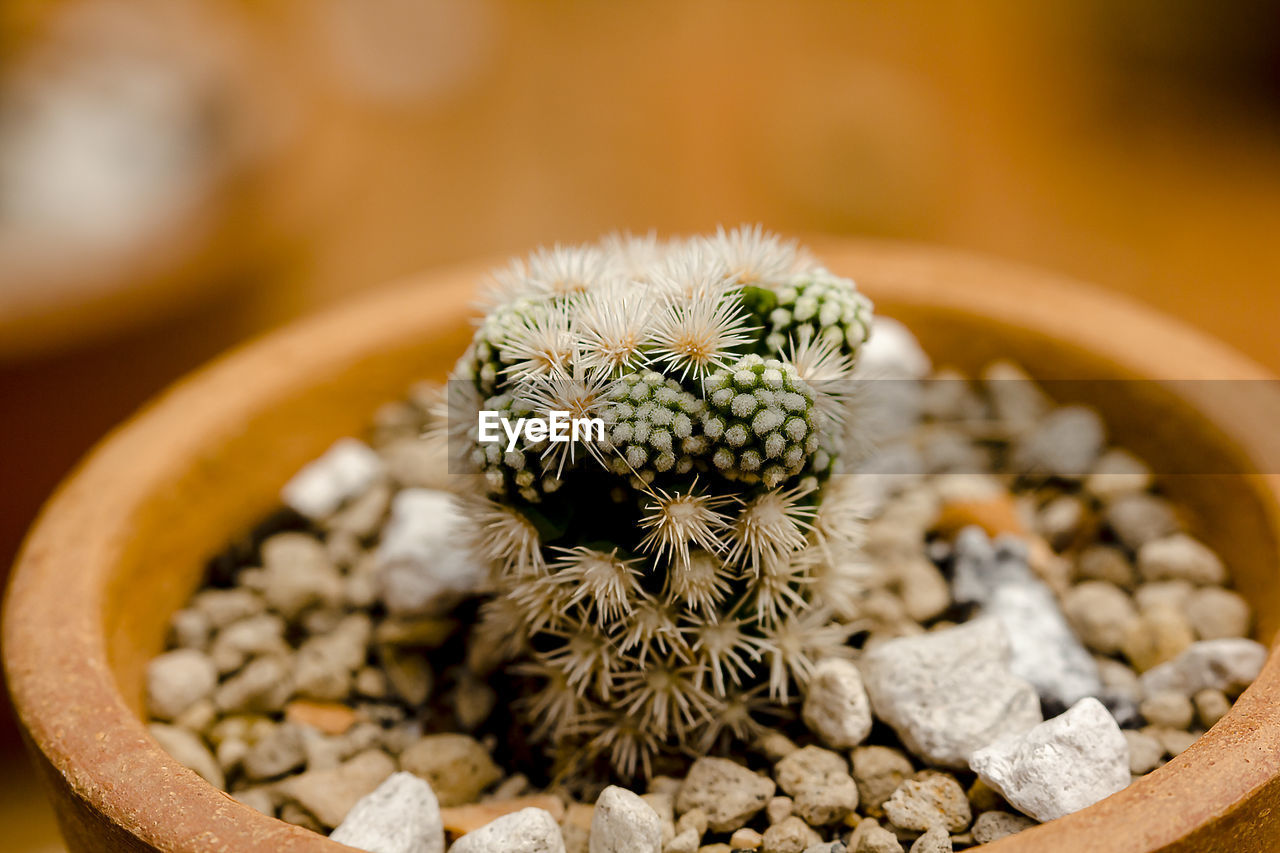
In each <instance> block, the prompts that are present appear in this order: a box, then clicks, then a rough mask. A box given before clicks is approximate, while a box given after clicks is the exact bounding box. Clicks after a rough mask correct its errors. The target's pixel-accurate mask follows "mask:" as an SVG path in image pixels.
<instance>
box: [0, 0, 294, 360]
mask: <svg viewBox="0 0 1280 853" xmlns="http://www.w3.org/2000/svg"><path fill="white" fill-rule="evenodd" d="M4 23H5V24H7V36H8V38H7V39H6V41H8V42H9V44H7V45H6V50H5V51H4V54H5V56H6V59H5V60H4V63H3V65H2V66H0V359H12V358H14V357H16V356H21V355H29V354H32V353H34V352H38V351H48V350H50V349H53V348H57V347H59V346H62V345H65V344H67V343H71V342H74V343H77V344H80V343H83V342H85V341H86V340H89V339H94V338H100V337H102V336H104V335H106V334H108V333H110V332H113V331H116V330H119V329H121V328H124V327H126V326H129V325H131V324H136V323H138V322H141V321H143V320H146V319H154V318H156V317H158V316H163V315H164V314H165V313H166V312H169V311H172V310H175V309H176V308H177V307H179V306H182V305H189V304H190V303H191V302H192V301H193V300H195V299H197V298H198V297H200V296H201V295H202V294H204V293H207V292H208V290H209V289H210V288H211V287H212V286H213V285H215V284H216V283H218V282H220V281H224V280H225V279H226V278H227V276H226V273H227V272H228V271H229V270H230V269H232V268H233V267H234V266H235V265H236V264H238V263H243V262H244V261H245V259H246V258H247V257H249V256H250V255H252V254H253V253H255V252H258V251H260V250H261V249H262V248H263V246H264V245H265V243H266V242H267V241H269V240H270V239H272V237H273V236H278V229H277V228H275V227H274V225H273V223H268V222H265V221H263V218H262V214H261V211H262V210H263V201H264V198H263V197H264V195H265V194H266V193H268V192H269V182H268V180H267V178H266V175H267V173H268V171H270V169H271V166H272V163H273V161H274V160H275V159H277V158H278V157H280V156H281V155H282V153H283V150H284V147H285V146H284V141H285V139H286V137H287V135H288V133H287V126H288V124H289V119H288V117H287V116H288V114H289V110H288V109H287V104H286V103H285V99H284V97H283V96H282V91H283V89H282V88H281V87H279V86H276V85H273V74H272V71H271V69H270V68H269V67H268V65H267V64H266V63H265V62H264V61H263V54H262V52H261V51H258V50H255V46H254V45H253V44H252V43H251V41H250V39H248V38H247V37H246V32H247V31H246V30H245V29H244V28H243V27H242V26H241V22H240V21H238V20H237V18H236V17H235V16H234V15H233V14H232V13H231V12H230V11H229V10H228V9H226V8H223V7H220V6H214V5H211V4H207V3H172V2H163V0H141V1H140V2H139V0H132V2H124V0H87V2H73V3H69V4H68V3H62V4H47V5H43V6H40V7H38V8H34V11H30V10H29V11H26V12H22V11H19V12H17V13H15V12H10V19H9V20H6V21H5V22H4Z"/></svg>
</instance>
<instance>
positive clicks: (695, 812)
mask: <svg viewBox="0 0 1280 853" xmlns="http://www.w3.org/2000/svg"><path fill="white" fill-rule="evenodd" d="M708 820H709V818H708V817H707V813H706V812H705V811H704V810H702V809H689V810H688V811H687V812H685V813H684V814H682V815H680V819H679V820H678V821H676V834H677V835H679V834H680V833H682V832H684V831H685V830H687V829H692V830H693V831H694V832H696V833H698V839H699V840H701V839H702V836H704V835H706V834H707V823H708Z"/></svg>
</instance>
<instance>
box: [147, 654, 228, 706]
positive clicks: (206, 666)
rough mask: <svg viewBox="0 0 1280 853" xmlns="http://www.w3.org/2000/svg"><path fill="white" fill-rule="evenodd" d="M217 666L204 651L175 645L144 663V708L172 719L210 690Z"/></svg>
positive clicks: (213, 684) (213, 685)
mask: <svg viewBox="0 0 1280 853" xmlns="http://www.w3.org/2000/svg"><path fill="white" fill-rule="evenodd" d="M217 685H218V670H217V668H216V667H215V666H214V665H213V661H211V660H210V659H209V657H208V655H206V654H204V652H198V651H196V650H194V649H176V650H174V651H172V652H165V653H164V654H162V655H159V656H157V657H155V658H152V659H151V662H150V663H148V664H147V708H148V710H150V711H151V714H152V716H154V717H156V718H158V719H161V720H172V719H174V718H176V717H178V716H180V715H181V714H182V712H183V711H185V710H187V709H188V708H190V707H191V706H192V705H194V704H195V703H196V702H199V701H200V700H201V699H206V698H208V697H209V696H211V695H212V694H213V689H214V688H215V687H216V686H217Z"/></svg>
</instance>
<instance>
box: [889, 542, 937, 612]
mask: <svg viewBox="0 0 1280 853" xmlns="http://www.w3.org/2000/svg"><path fill="white" fill-rule="evenodd" d="M892 573H893V578H894V585H895V586H896V587H897V591H898V595H899V597H900V598H901V599H902V604H903V607H904V609H905V610H906V613H907V615H908V616H910V617H911V618H912V619H914V620H915V621H917V622H930V621H932V620H934V619H936V618H938V617H939V616H941V615H942V614H943V613H945V612H946V611H947V608H949V607H950V606H951V587H950V586H949V585H948V584H947V579H946V578H945V577H943V576H942V572H940V571H938V567H937V566H935V565H934V564H933V561H932V560H929V559H928V558H926V557H925V556H924V555H923V554H915V555H912V556H909V557H903V558H901V559H899V560H898V561H896V562H895V563H894V564H893V567H892Z"/></svg>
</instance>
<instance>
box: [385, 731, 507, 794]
mask: <svg viewBox="0 0 1280 853" xmlns="http://www.w3.org/2000/svg"><path fill="white" fill-rule="evenodd" d="M400 767H401V768H402V769H404V770H408V771H409V772H410V773H414V774H416V775H418V776H421V777H422V778H423V779H426V780H427V782H428V783H430V785H431V790H433V791H435V793H436V797H437V798H438V799H439V800H440V805H442V806H457V805H461V804H463V803H470V802H474V801H475V799H476V798H477V797H479V796H480V792H481V791H483V790H484V789H485V788H487V787H489V786H490V785H492V784H493V783H494V782H497V781H498V780H499V779H501V778H502V770H501V769H499V768H498V765H496V764H494V763H493V759H492V758H490V757H489V751H488V750H487V749H485V748H484V747H483V746H482V745H481V744H480V742H479V741H477V740H476V739H475V738H472V737H468V736H467V735H462V734H454V733H445V734H434V735H427V736H426V737H424V738H422V739H421V740H419V741H418V742H417V743H415V744H413V745H412V746H410V747H409V748H408V749H406V750H405V751H404V753H403V754H401V756H400Z"/></svg>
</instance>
